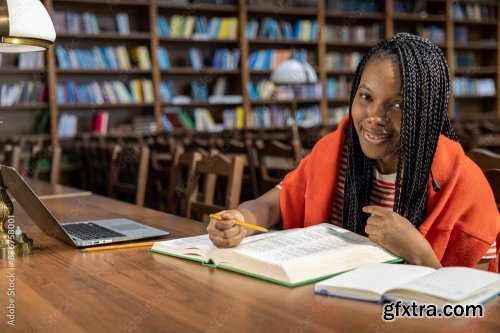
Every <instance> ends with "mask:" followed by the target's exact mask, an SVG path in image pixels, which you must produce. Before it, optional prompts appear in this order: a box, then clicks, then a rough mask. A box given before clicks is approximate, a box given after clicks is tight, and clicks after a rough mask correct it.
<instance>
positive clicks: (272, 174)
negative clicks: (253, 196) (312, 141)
mask: <svg viewBox="0 0 500 333" xmlns="http://www.w3.org/2000/svg"><path fill="white" fill-rule="evenodd" d="M255 146H256V148H257V155H258V162H259V167H258V168H259V181H260V194H264V193H266V192H267V191H269V190H270V189H272V188H273V187H274V186H276V185H277V184H279V183H280V182H281V181H282V180H283V177H284V176H285V175H286V174H287V173H288V172H289V171H290V170H292V169H294V168H295V167H296V166H297V164H298V163H299V162H300V161H301V159H302V154H301V153H302V148H301V145H300V142H297V141H296V140H292V143H291V144H289V145H288V144H285V143H282V142H280V141H277V140H270V141H264V140H260V139H258V140H256V141H255Z"/></svg>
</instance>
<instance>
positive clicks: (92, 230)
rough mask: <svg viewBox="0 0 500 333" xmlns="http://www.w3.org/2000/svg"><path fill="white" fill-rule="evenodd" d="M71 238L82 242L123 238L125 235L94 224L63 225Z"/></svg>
mask: <svg viewBox="0 0 500 333" xmlns="http://www.w3.org/2000/svg"><path fill="white" fill-rule="evenodd" d="M63 228H64V230H66V231H67V232H68V234H70V235H71V236H76V237H78V238H80V239H83V240H89V239H103V238H113V237H123V236H125V235H123V234H120V233H119V232H116V231H113V230H111V229H108V228H105V227H102V226H100V225H97V224H94V223H69V224H64V225H63Z"/></svg>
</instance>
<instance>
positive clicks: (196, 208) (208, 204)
mask: <svg viewBox="0 0 500 333" xmlns="http://www.w3.org/2000/svg"><path fill="white" fill-rule="evenodd" d="M244 164H245V158H244V157H243V156H233V157H228V156H224V155H223V154H217V155H214V156H211V157H209V158H205V159H203V160H201V161H198V162H197V163H196V169H195V172H196V174H195V178H194V180H195V181H194V182H192V184H190V186H189V187H188V192H187V195H186V198H187V204H186V206H185V210H184V214H183V215H184V216H186V217H188V218H195V219H198V220H201V221H208V214H211V213H215V212H218V211H220V210H224V209H233V208H236V206H237V205H238V203H239V199H240V192H241V180H242V177H243V167H244ZM221 183H224V184H225V186H224V187H225V191H224V192H225V193H223V195H222V200H221V201H219V202H217V201H216V197H217V193H216V191H217V189H218V188H220V187H219V186H218V184H221Z"/></svg>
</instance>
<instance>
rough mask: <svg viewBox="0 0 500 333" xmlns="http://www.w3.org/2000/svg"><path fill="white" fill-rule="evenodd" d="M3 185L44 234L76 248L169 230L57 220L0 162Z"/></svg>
mask: <svg viewBox="0 0 500 333" xmlns="http://www.w3.org/2000/svg"><path fill="white" fill-rule="evenodd" d="M0 175H1V178H0V185H2V184H1V182H2V180H3V185H4V186H5V187H6V188H7V190H8V191H9V193H11V194H12V196H13V197H14V198H15V199H16V201H17V202H19V204H20V205H21V206H22V207H23V208H24V210H25V211H26V213H28V215H29V216H30V217H31V219H32V220H33V221H34V222H35V223H36V225H38V227H40V229H42V231H44V232H45V233H46V234H48V235H50V236H53V237H55V238H57V239H59V240H62V241H63V242H65V243H68V244H69V245H73V246H75V247H78V248H83V247H90V246H98V245H102V244H110V243H118V242H127V241H133V240H138V239H147V238H157V237H162V236H167V235H168V234H169V232H166V231H163V230H160V229H156V228H153V227H150V226H147V225H144V224H142V223H139V222H136V221H132V220H129V219H126V218H113V219H107V220H95V221H82V222H68V223H59V221H58V220H57V219H56V218H55V217H54V215H52V213H51V212H50V211H49V210H48V209H47V207H45V205H44V204H43V202H42V201H41V200H40V199H39V198H38V197H37V196H36V194H35V192H33V190H32V189H31V188H30V187H29V185H28V184H27V183H26V182H25V181H24V179H23V177H22V176H21V175H20V174H19V173H18V172H17V170H16V169H14V168H12V167H9V166H5V165H0Z"/></svg>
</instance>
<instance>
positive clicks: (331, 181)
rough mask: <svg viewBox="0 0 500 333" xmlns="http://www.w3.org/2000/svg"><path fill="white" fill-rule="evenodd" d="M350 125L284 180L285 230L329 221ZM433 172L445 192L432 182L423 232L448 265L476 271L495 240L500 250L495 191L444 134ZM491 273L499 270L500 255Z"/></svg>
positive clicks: (332, 135) (492, 263) (344, 124)
mask: <svg viewBox="0 0 500 333" xmlns="http://www.w3.org/2000/svg"><path fill="white" fill-rule="evenodd" d="M347 123H348V117H346V118H344V119H343V120H342V121H341V122H340V124H339V126H338V129H337V130H336V131H334V132H332V133H330V134H329V135H327V136H325V137H324V138H322V139H321V140H320V141H319V142H318V143H317V144H316V145H315V146H314V149H313V150H312V152H311V153H310V154H309V155H308V156H307V157H306V158H304V159H303V160H302V162H301V163H300V165H299V166H298V167H297V169H295V170H294V171H292V172H290V173H289V174H288V175H287V176H286V177H285V179H284V180H283V182H282V190H281V194H280V208H281V216H282V219H283V227H284V228H285V229H288V228H298V227H306V226H310V225H314V224H318V223H322V222H326V221H328V220H329V214H330V210H331V206H332V202H333V195H334V193H335V188H336V186H337V170H338V166H339V163H340V154H341V152H342V145H343V142H344V133H345V128H346V127H347ZM432 173H433V176H434V179H435V180H436V181H437V182H438V183H439V185H440V187H441V191H440V192H434V190H433V188H432V184H431V179H430V178H429V181H428V185H427V203H426V209H425V216H426V218H425V220H424V222H423V223H422V224H421V225H420V226H419V227H418V230H419V231H420V232H421V233H422V235H424V236H425V238H426V239H427V241H428V242H429V243H430V245H431V246H432V248H433V250H434V252H435V253H436V256H437V258H438V259H439V260H440V261H441V264H442V265H443V266H471V267H472V266H474V265H475V264H477V263H478V262H479V260H480V259H481V257H482V256H484V254H485V253H486V251H487V250H488V248H489V247H490V245H491V244H492V243H493V242H494V241H495V238H496V241H497V249H498V248H500V246H499V245H500V215H499V214H498V210H497V207H496V204H495V199H494V197H493V192H492V190H491V188H490V186H489V184H488V181H487V180H486V178H485V177H484V174H483V172H482V171H481V169H480V168H479V167H478V166H477V165H476V164H475V163H474V162H472V161H471V160H470V159H469V158H468V157H467V156H466V155H465V153H464V151H463V150H462V148H461V146H460V144H459V143H457V142H454V141H453V140H450V139H448V138H447V137H445V136H444V135H441V136H440V138H439V141H438V146H437V149H436V154H435V155H434V160H433V162H432ZM489 270H490V271H498V251H497V257H496V259H495V260H491V261H490V265H489Z"/></svg>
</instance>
